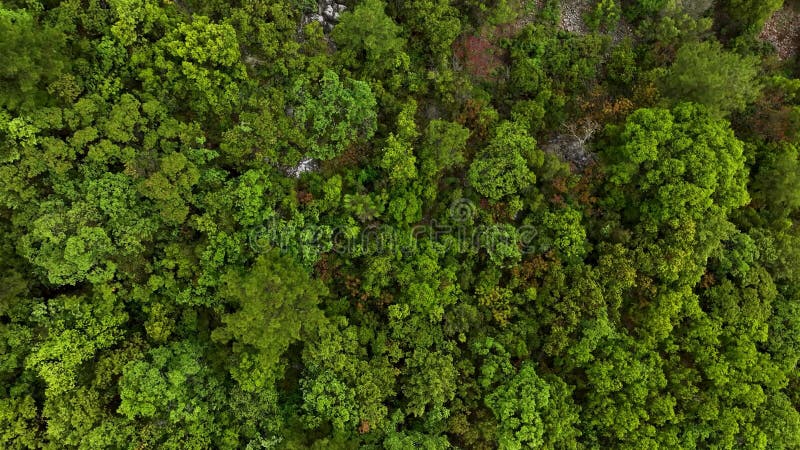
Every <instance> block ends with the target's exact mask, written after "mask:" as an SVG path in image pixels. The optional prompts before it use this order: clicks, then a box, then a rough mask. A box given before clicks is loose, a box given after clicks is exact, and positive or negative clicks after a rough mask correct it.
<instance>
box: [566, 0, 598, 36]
mask: <svg viewBox="0 0 800 450" xmlns="http://www.w3.org/2000/svg"><path fill="white" fill-rule="evenodd" d="M590 9H591V8H590V3H589V2H588V1H586V0H565V1H562V2H561V23H560V27H561V29H562V30H565V31H569V32H570V33H575V34H587V33H588V32H589V29H588V27H587V26H586V23H585V22H584V21H583V15H584V14H586V13H588V12H589V10H590Z"/></svg>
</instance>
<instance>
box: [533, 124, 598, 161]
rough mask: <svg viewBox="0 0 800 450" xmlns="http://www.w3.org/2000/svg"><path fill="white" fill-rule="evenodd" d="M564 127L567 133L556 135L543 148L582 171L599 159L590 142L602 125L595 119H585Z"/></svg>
mask: <svg viewBox="0 0 800 450" xmlns="http://www.w3.org/2000/svg"><path fill="white" fill-rule="evenodd" d="M564 129H565V131H566V133H563V134H558V135H556V136H554V137H553V138H552V139H550V141H549V142H547V144H545V145H543V146H542V149H543V150H544V151H546V152H548V153H552V154H554V155H556V156H558V157H559V158H561V160H562V161H565V162H568V163H570V164H571V165H572V166H573V167H574V168H575V169H577V170H578V171H582V170H583V169H585V168H586V167H588V166H589V165H590V164H592V163H593V162H595V161H596V160H597V155H595V154H594V153H593V152H592V151H591V150H590V149H589V146H588V142H589V140H591V139H592V136H594V134H595V132H597V131H598V130H599V129H600V126H599V124H597V123H596V122H594V121H593V120H588V119H584V120H580V121H578V122H574V123H570V124H567V125H565V126H564Z"/></svg>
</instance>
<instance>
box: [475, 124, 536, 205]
mask: <svg viewBox="0 0 800 450" xmlns="http://www.w3.org/2000/svg"><path fill="white" fill-rule="evenodd" d="M543 160H544V154H543V153H542V152H541V150H539V149H537V148H536V140H535V139H533V138H532V137H530V136H528V134H527V132H526V131H525V129H524V128H523V127H521V126H520V125H518V124H516V123H512V122H504V123H501V124H500V125H498V126H497V128H496V129H495V137H494V138H492V140H491V141H490V142H489V145H488V146H487V147H486V148H485V149H483V150H482V151H481V152H480V154H479V155H478V156H477V158H476V159H475V160H473V161H472V164H471V165H470V167H469V174H468V177H469V181H470V184H472V186H473V187H474V188H475V190H477V191H478V192H479V193H480V194H481V195H483V196H485V197H488V198H490V199H492V200H500V199H501V198H503V197H506V196H508V195H512V194H518V193H520V191H522V190H523V189H525V188H528V187H530V186H531V185H533V183H534V182H535V181H536V176H535V175H534V173H533V172H532V171H531V169H530V167H539V166H541V165H542V162H543Z"/></svg>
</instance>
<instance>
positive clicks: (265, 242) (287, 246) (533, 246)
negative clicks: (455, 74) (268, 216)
mask: <svg viewBox="0 0 800 450" xmlns="http://www.w3.org/2000/svg"><path fill="white" fill-rule="evenodd" d="M447 215H448V219H449V220H447V221H442V222H439V221H437V220H431V221H430V223H426V224H419V225H415V226H412V227H409V228H399V227H395V226H390V225H387V224H371V225H366V226H357V225H352V226H338V227H337V226H330V225H307V226H294V225H293V224H292V223H291V222H287V221H282V220H280V219H276V220H273V221H270V222H268V223H266V224H264V225H262V226H260V227H257V228H255V229H253V230H252V231H251V232H250V233H249V236H248V238H249V245H250V247H251V249H252V250H254V251H256V252H261V251H265V250H268V249H278V250H280V251H282V252H287V251H291V250H293V249H297V248H302V249H304V250H305V251H311V252H313V253H328V252H332V253H335V254H338V255H343V256H363V255H378V254H382V253H387V252H390V251H398V250H399V251H401V252H404V253H407V252H411V253H413V252H415V251H417V250H418V248H419V246H420V245H421V244H422V243H426V244H428V243H435V244H436V245H440V246H444V249H445V250H447V251H455V252H457V253H464V252H469V251H476V252H477V251H480V250H486V251H487V252H489V254H490V255H503V254H507V255H509V256H513V255H514V254H518V255H525V254H532V253H542V252H546V251H547V250H549V246H548V245H546V244H544V243H542V242H540V240H539V239H538V238H539V232H538V230H537V228H536V227H534V226H533V225H519V226H515V225H512V224H490V225H484V224H478V225H476V224H475V223H474V221H475V217H476V215H477V209H476V206H475V204H474V203H473V202H472V201H470V200H469V199H464V198H461V199H458V200H456V201H454V202H453V203H452V204H451V205H450V207H449V208H448V211H447Z"/></svg>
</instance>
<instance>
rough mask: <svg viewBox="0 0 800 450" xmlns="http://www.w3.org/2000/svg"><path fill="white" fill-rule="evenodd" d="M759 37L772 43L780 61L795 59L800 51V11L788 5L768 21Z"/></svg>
mask: <svg viewBox="0 0 800 450" xmlns="http://www.w3.org/2000/svg"><path fill="white" fill-rule="evenodd" d="M758 37H759V38H760V39H761V40H764V41H767V42H769V43H771V44H772V45H773V46H774V47H775V50H776V51H777V53H778V57H779V58H780V59H790V58H793V57H794V56H796V55H797V53H798V49H800V11H798V9H797V7H795V6H793V5H792V4H790V3H787V4H786V5H784V7H783V8H781V9H779V10H778V11H777V12H775V14H773V15H772V17H770V18H769V20H767V23H766V24H764V29H763V30H761V34H760V35H759V36H758Z"/></svg>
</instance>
